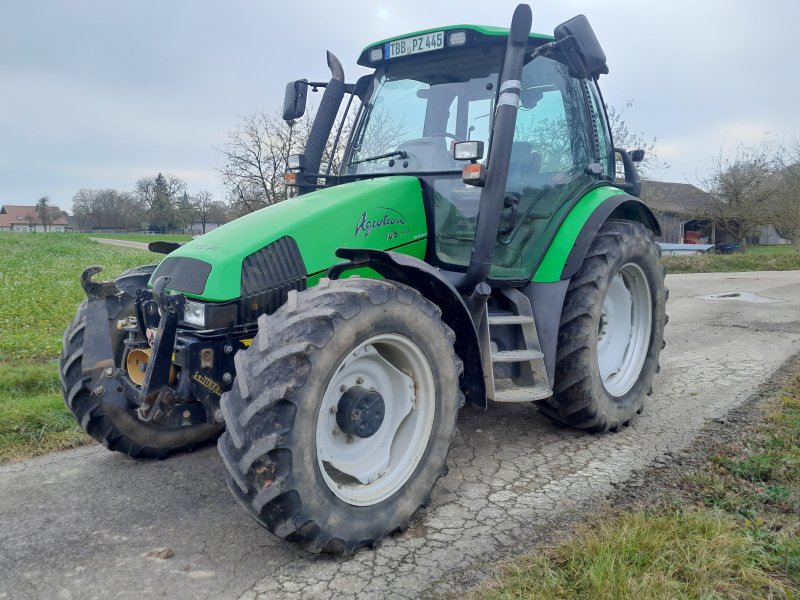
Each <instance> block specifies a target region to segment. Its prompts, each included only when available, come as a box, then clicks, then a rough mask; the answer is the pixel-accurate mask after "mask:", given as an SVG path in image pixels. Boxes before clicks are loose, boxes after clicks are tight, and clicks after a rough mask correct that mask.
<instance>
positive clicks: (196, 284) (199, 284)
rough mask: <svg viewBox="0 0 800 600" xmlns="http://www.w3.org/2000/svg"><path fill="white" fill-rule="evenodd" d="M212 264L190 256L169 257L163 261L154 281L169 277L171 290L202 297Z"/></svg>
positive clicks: (153, 278)
mask: <svg viewBox="0 0 800 600" xmlns="http://www.w3.org/2000/svg"><path fill="white" fill-rule="evenodd" d="M210 273H211V264H210V263H207V262H206V261H204V260H200V259H198V258H191V257H190V256H168V257H167V258H165V259H164V260H162V261H161V264H159V265H158V268H157V269H156V271H155V273H154V274H153V277H152V281H155V280H156V279H158V278H159V277H169V278H170V281H169V289H171V290H175V291H177V292H186V293H187V294H195V295H198V296H200V295H202V293H203V292H204V291H205V289H206V282H207V281H208V275H209V274H210Z"/></svg>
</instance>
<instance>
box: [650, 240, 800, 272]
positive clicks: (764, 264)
mask: <svg viewBox="0 0 800 600" xmlns="http://www.w3.org/2000/svg"><path fill="white" fill-rule="evenodd" d="M661 261H662V262H663V263H664V264H665V265H666V266H667V270H668V272H669V273H721V272H732V271H795V270H798V269H800V249H799V248H797V247H796V246H749V247H748V248H747V252H744V253H740V254H739V253H737V254H690V255H688V256H664V257H663V258H662V259H661Z"/></svg>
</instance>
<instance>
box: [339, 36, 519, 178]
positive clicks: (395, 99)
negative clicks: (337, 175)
mask: <svg viewBox="0 0 800 600" xmlns="http://www.w3.org/2000/svg"><path fill="white" fill-rule="evenodd" d="M502 54H503V53H502V48H501V47H499V46H494V47H483V48H476V49H472V50H467V49H460V50H458V51H454V52H448V53H446V54H441V55H437V56H435V57H432V56H430V55H424V56H420V57H409V58H404V59H401V60H396V61H394V62H392V61H389V62H388V63H387V64H386V65H385V66H384V67H382V68H381V69H380V70H379V71H378V72H377V73H376V80H375V82H374V84H373V89H372V93H371V94H370V98H369V100H368V101H367V103H366V104H365V107H364V111H363V113H362V118H361V119H360V121H359V123H358V125H357V129H356V134H355V138H354V142H353V145H352V148H351V150H350V155H349V157H348V160H347V162H346V166H345V169H344V171H345V173H347V174H359V173H389V172H397V173H402V172H431V171H449V170H458V171H460V170H461V167H462V166H463V165H462V164H460V163H459V162H457V161H456V160H454V159H453V157H452V153H451V150H450V149H451V145H452V142H453V141H465V140H480V141H483V142H484V144H485V145H486V147H487V148H488V144H489V131H490V126H491V116H492V113H493V111H494V102H495V97H496V94H497V79H498V71H499V69H500V66H501V64H502Z"/></svg>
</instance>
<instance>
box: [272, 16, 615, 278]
mask: <svg viewBox="0 0 800 600" xmlns="http://www.w3.org/2000/svg"><path fill="white" fill-rule="evenodd" d="M576 19H577V20H578V21H580V23H579V25H580V28H581V29H580V35H581V36H582V38H583V46H584V47H587V46H588V47H589V52H590V53H593V56H594V57H595V58H594V60H595V64H594V71H593V72H587V69H586V68H580V67H577V68H576V60H575V56H573V55H574V54H575V53H576V52H577V51H576V48H578V47H579V44H578V42H576V39H577V38H576V37H575V35H574V32H573V31H572V29H574V28H575V26H574V25H573V27H572V28H566V30H564V26H562V31H561V35H560V41H559V42H556V41H555V38H554V37H552V36H545V35H538V34H531V35H529V36H528V37H527V40H526V43H525V45H524V47H523V49H522V53H523V60H522V63H523V64H522V73H521V78H520V80H519V81H516V82H515V85H518V86H519V90H518V111H517V115H516V121H515V123H514V127H513V132H512V134H511V136H510V138H511V139H510V140H501V141H500V144H501V145H505V146H509V142H510V156H509V159H508V161H507V170H508V172H507V176H506V178H505V180H504V181H503V182H501V183H502V185H501V187H502V194H501V195H500V197H499V198H497V199H495V200H494V201H495V202H499V203H500V204H501V205H502V208H501V211H500V221H499V223H498V226H497V235H496V241H495V243H494V244H493V245H494V249H493V259H492V266H491V271H490V273H489V277H490V279H491V280H492V281H495V282H497V283H501V282H502V281H520V280H524V279H530V278H531V276H532V275H533V274H534V271H535V269H536V267H537V266H538V265H539V264H540V262H541V259H542V257H543V255H544V253H545V251H546V250H547V247H548V245H549V242H550V241H551V240H552V237H553V235H554V234H555V232H556V230H557V228H558V225H559V223H560V222H561V221H562V220H563V217H564V216H565V215H566V213H568V212H569V210H570V209H571V208H572V207H573V206H574V203H575V202H576V201H577V200H578V199H580V198H581V197H582V196H583V195H584V193H585V192H586V191H588V190H589V189H591V188H593V187H597V186H600V185H607V184H609V183H611V182H613V181H614V165H615V161H614V152H613V147H612V143H611V134H610V130H609V126H608V120H607V118H606V113H605V109H604V105H603V101H602V97H601V95H600V91H599V88H598V87H597V83H596V77H597V75H598V74H600V73H604V72H607V69H606V68H605V61H604V57H603V56H602V50H600V47H599V45H598V44H597V43H596V40H595V39H594V36H593V34H592V33H591V29H590V28H589V27H588V23H585V19H583V18H582V17H579V18H576ZM576 19H573V20H572V21H573V22H574V21H576ZM566 31H569V32H570V35H566ZM508 35H509V30H508V29H503V28H493V27H481V26H474V25H458V26H452V27H446V28H435V29H429V30H425V31H421V32H417V33H413V34H409V35H404V36H398V37H395V38H391V39H387V40H383V41H381V42H378V43H376V44H372V45H370V46H367V47H366V48H365V49H364V50H363V52H362V53H361V55H360V58H359V61H358V63H359V64H360V65H362V66H366V67H372V68H374V69H375V71H374V73H372V74H370V75H366V76H364V77H362V78H361V79H360V80H359V82H358V83H357V84H355V85H352V86H350V89H351V93H352V94H353V95H354V96H356V97H357V98H358V99H359V100H360V106H359V108H358V110H357V112H356V116H355V120H354V125H353V128H352V133H351V136H350V140H349V142H348V143H347V145H346V148H345V149H344V153H343V159H342V161H341V170H340V173H339V174H338V176H335V177H330V176H326V177H324V178H323V180H324V185H331V184H341V183H347V182H350V181H354V180H358V179H365V178H375V177H382V176H388V175H410V176H414V177H417V178H419V181H420V184H421V187H422V190H423V197H424V200H425V203H426V207H425V208H426V215H427V216H428V220H429V223H428V228H427V229H428V234H429V235H428V253H427V256H426V261H427V262H429V263H430V264H434V265H436V266H437V267H439V268H440V269H443V270H445V271H447V272H463V271H464V270H466V269H467V267H468V264H469V261H470V256H471V254H472V250H473V245H474V244H475V240H476V232H477V227H478V215H479V214H480V206H481V196H482V194H483V190H482V187H483V185H484V184H485V177H486V175H487V171H486V169H487V167H488V164H489V160H490V157H491V154H492V152H493V151H494V150H495V148H494V144H493V142H494V141H495V139H494V138H496V133H495V131H494V130H495V126H494V125H495V115H496V110H497V107H498V105H502V104H503V103H504V102H505V103H507V102H509V101H510V100H509V98H510V96H509V94H507V93H505V91H504V90H501V87H502V86H501V75H502V70H503V64H504V58H505V56H506V54H507V52H506V50H507V48H506V46H507V39H508ZM565 40H566V42H565ZM559 44H560V45H559ZM597 57H600V58H597ZM315 85H317V84H315ZM302 87H305V86H304V82H303V81H302V80H301V81H299V82H292V83H290V84H289V85H288V86H287V98H286V104H285V107H286V111H285V116H286V117H288V118H297V117H298V116H299V112H300V111H297V110H296V108H297V92H298V89H299V88H302ZM506 91H507V90H506ZM301 93H305V92H301ZM303 100H304V97H303ZM326 100H329V99H326V98H323V105H322V106H321V110H322V109H323V108H324V110H329V109H328V108H327V107H326V106H325V104H324V103H325V102H326ZM515 101H516V100H515ZM348 108H349V104H348ZM344 118H346V115H345V117H343V118H342V122H344ZM507 137H508V136H507ZM467 142H469V143H467ZM506 152H508V150H506ZM304 159H305V157H303V159H302V160H296V163H295V164H303V163H305V160H304ZM465 167H466V170H465ZM297 171H298V173H297V174H296V175H294V174H293V175H292V176H293V177H294V176H299V177H300V186H299V187H300V192H301V193H306V192H308V191H313V189H316V187H317V184H318V181H319V179H317V178H315V177H313V175H312V176H311V177H309V176H308V175H307V174H305V173H303V170H302V169H297ZM304 175H305V177H304ZM492 175H494V176H495V178H497V175H496V174H494V173H493V174H492Z"/></svg>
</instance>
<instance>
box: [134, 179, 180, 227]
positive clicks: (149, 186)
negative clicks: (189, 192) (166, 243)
mask: <svg viewBox="0 0 800 600" xmlns="http://www.w3.org/2000/svg"><path fill="white" fill-rule="evenodd" d="M185 191H186V183H184V181H183V180H181V179H179V178H178V177H175V176H174V175H163V174H162V173H159V174H158V175H156V176H155V177H142V178H141V179H139V181H137V182H136V189H135V191H134V194H135V195H136V197H137V198H138V199H139V201H140V202H142V204H144V205H145V206H146V207H147V218H148V222H149V225H148V226H149V228H150V229H152V230H155V231H162V232H163V231H169V230H170V229H175V228H177V227H178V225H179V224H180V220H179V217H178V213H177V208H178V206H177V204H178V201H179V199H180V197H181V195H182V194H183V193H184V192H185Z"/></svg>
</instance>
